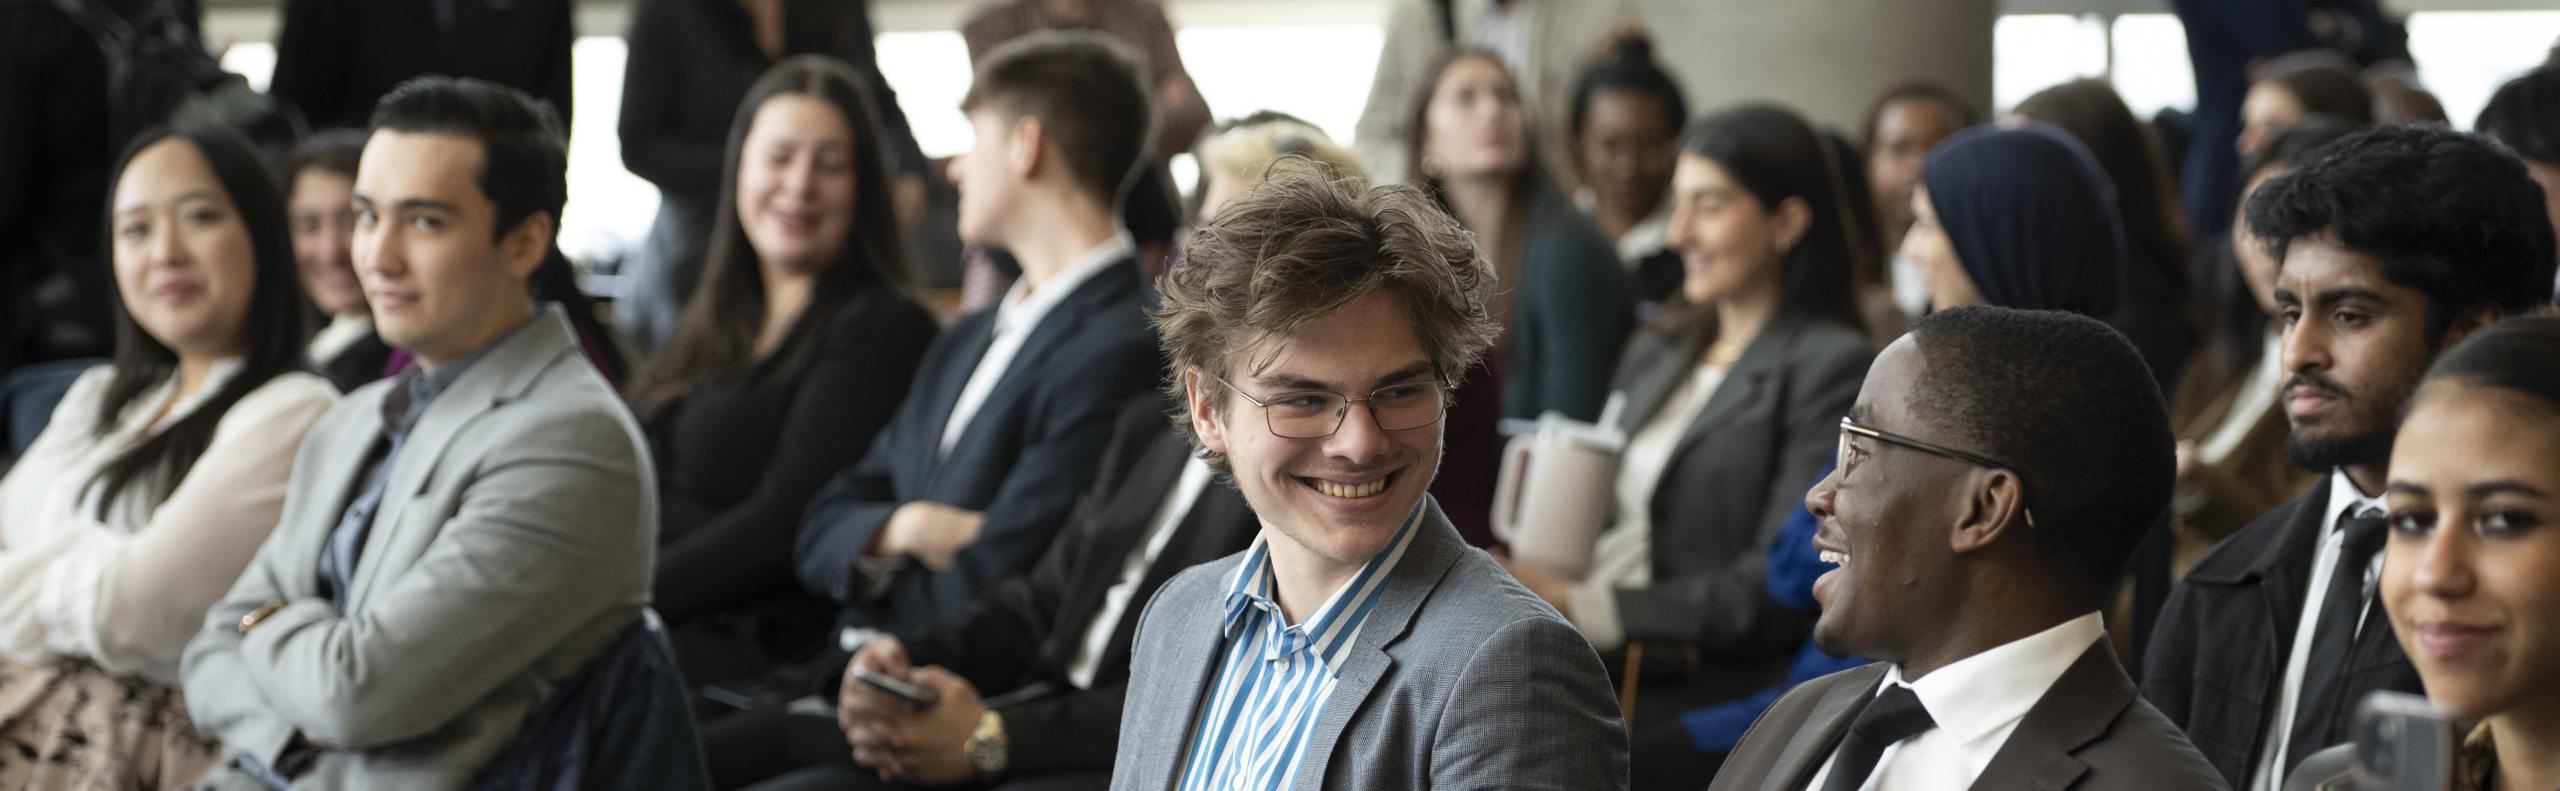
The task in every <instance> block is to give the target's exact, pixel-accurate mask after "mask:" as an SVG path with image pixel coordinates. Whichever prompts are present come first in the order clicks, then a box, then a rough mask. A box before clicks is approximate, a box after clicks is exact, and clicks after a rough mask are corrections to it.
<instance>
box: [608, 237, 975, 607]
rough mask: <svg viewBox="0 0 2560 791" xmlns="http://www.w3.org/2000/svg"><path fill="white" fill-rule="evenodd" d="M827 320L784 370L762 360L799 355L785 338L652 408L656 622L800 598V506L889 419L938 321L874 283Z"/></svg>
mask: <svg viewBox="0 0 2560 791" xmlns="http://www.w3.org/2000/svg"><path fill="white" fill-rule="evenodd" d="M825 321H826V326H825V327H824V328H823V329H822V330H821V331H820V333H819V334H818V335H816V336H814V337H813V338H811V339H810V341H814V342H815V343H816V344H817V346H816V348H814V349H809V350H807V352H806V353H807V355H808V357H807V359H806V362H804V363H803V364H802V365H801V367H800V370H799V371H797V372H795V373H794V374H793V375H792V376H791V377H790V378H788V379H781V380H780V381H773V378H774V376H773V374H774V372H773V371H772V370H771V369H772V368H773V367H774V366H777V365H779V364H781V362H782V361H784V360H788V359H790V358H791V357H792V356H793V355H795V354H798V353H801V350H800V349H797V348H793V347H791V346H786V347H783V348H779V349H775V350H774V351H773V353H772V354H770V355H767V356H766V358H765V360H764V362H761V363H758V364H757V365H756V366H755V367H754V368H753V369H751V370H749V371H748V372H747V374H746V375H745V376H743V377H741V378H739V379H738V380H736V381H728V382H696V383H694V385H693V387H692V389H690V390H688V391H687V392H686V393H685V395H684V397H683V398H682V399H681V400H678V401H676V402H675V403H674V404H671V405H669V406H668V407H667V408H666V409H663V410H661V411H660V412H659V413H658V414H656V415H652V416H650V418H649V423H648V425H647V427H646V428H647V431H648V435H649V452H650V455H651V456H652V457H653V461H655V462H656V464H657V469H658V523H659V526H658V574H657V579H656V581H655V582H654V583H653V585H652V593H653V596H652V600H651V602H650V606H653V607H656V608H657V610H658V614H659V615H662V616H665V617H666V619H667V620H668V621H670V622H675V623H683V622H684V621H687V620H689V619H692V618H693V617H695V616H698V615H702V614H705V613H708V612H714V611H722V610H730V609H736V608H744V607H756V606H762V605H769V604H776V603H791V604H800V605H802V606H811V605H809V604H808V598H807V594H806V593H805V592H803V591H801V590H800V587H799V586H797V585H793V584H792V582H791V547H792V542H793V540H794V538H795V537H796V536H797V535H798V534H799V530H800V515H801V513H802V512H804V511H807V510H808V508H809V498H810V496H812V495H815V494H817V492H818V487H820V486H824V485H826V483H827V480H828V479H830V478H833V477H835V474H836V472H837V471H839V470H842V469H844V468H845V465H848V464H852V463H853V462H854V461H855V460H856V459H858V458H859V457H860V454H861V453H862V449H863V448H867V447H870V446H871V440H872V438H873V437H876V436H878V435H879V434H880V429H881V427H882V426H885V425H888V423H889V416H890V415H891V414H893V413H895V412H896V411H897V409H898V402H899V401H900V400H901V399H904V398H905V397H906V395H907V390H908V388H909V386H910V385H911V384H913V382H914V381H915V376H916V366H917V365H920V364H922V362H923V361H924V352H925V348H926V347H927V346H929V345H930V344H932V343H933V336H934V333H935V331H936V327H935V326H934V323H933V314H930V313H927V312H925V309H924V308H923V307H921V306H918V305H917V304H916V303H914V302H912V301H909V300H908V299H907V298H906V297H903V296H900V295H899V294H898V293H897V292H896V291H894V290H891V289H890V288H888V287H886V286H876V285H875V286H873V287H870V288H867V289H864V290H863V291H861V292H859V293H856V294H854V295H853V296H852V297H851V298H849V299H847V300H845V302H844V303H843V304H842V305H841V306H839V307H837V308H836V311H835V315H833V316H828V317H825ZM810 341H796V342H795V343H794V345H797V343H804V342H810ZM820 612H824V610H823V609H820Z"/></svg>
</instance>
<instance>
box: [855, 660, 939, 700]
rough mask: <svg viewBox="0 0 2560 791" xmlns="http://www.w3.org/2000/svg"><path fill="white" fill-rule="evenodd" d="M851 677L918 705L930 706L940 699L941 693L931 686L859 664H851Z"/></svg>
mask: <svg viewBox="0 0 2560 791" xmlns="http://www.w3.org/2000/svg"><path fill="white" fill-rule="evenodd" d="M853 677H854V679H855V680H858V681H861V682H862V683H865V684H869V685H871V688H873V689H877V690H880V691H882V692H886V693H889V694H891V695H896V696H898V697H899V698H902V699H904V700H906V701H908V702H910V703H914V704H916V705H918V706H931V705H933V704H935V703H939V702H941V701H942V695H941V694H940V693H937V692H934V691H933V689H932V688H931V687H927V686H925V685H923V684H918V683H915V682H912V681H908V680H906V679H903V678H899V677H897V676H892V675H889V674H887V673H882V672H879V671H876V670H872V669H871V668H867V667H863V666H861V665H854V666H853Z"/></svg>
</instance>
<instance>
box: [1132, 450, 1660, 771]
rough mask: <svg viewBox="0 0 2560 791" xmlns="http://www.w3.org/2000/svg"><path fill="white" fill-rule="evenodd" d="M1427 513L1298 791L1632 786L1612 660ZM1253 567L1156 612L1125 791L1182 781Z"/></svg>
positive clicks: (1149, 613)
mask: <svg viewBox="0 0 2560 791" xmlns="http://www.w3.org/2000/svg"><path fill="white" fill-rule="evenodd" d="M1425 502H1426V503H1428V506H1427V509H1428V510H1427V512H1426V513H1424V514H1423V520H1422V522H1421V523H1420V524H1417V525H1415V526H1414V529H1416V530H1419V531H1421V533H1420V535H1417V536H1415V537H1414V539H1413V544H1412V545H1411V546H1409V547H1407V548H1406V549H1405V556H1404V559H1403V560H1402V561H1399V562H1398V563H1397V564H1396V568H1395V572H1394V573H1393V575H1392V576H1390V577H1389V578H1388V580H1387V589H1386V592H1385V593H1384V594H1382V595H1381V596H1380V597H1379V599H1378V604H1377V609H1375V610H1372V611H1371V612H1370V613H1369V618H1368V620H1367V621H1366V622H1365V623H1364V625H1363V626H1362V627H1361V629H1360V637H1359V640H1358V642H1356V643H1354V644H1353V645H1352V647H1351V655H1350V658H1349V659H1348V660H1346V661H1345V662H1344V663H1343V666H1342V675H1341V677H1340V678H1338V679H1337V680H1336V681H1335V682H1334V686H1333V694H1332V696H1331V697H1329V698H1327V699H1326V700H1325V706H1324V715H1323V718H1322V719H1321V720H1320V721H1319V722H1318V724H1317V726H1316V732H1315V736H1314V739H1313V741H1312V742H1310V743H1309V744H1308V746H1307V752H1306V763H1304V764H1302V765H1300V766H1299V768H1298V781H1297V787H1298V788H1299V789H1306V790H1309V791H1312V789H1316V788H1327V789H1422V788H1430V789H1469V788H1506V789H1568V788H1569V789H1623V788H1626V787H1627V734H1626V730H1625V726H1623V725H1621V724H1620V723H1619V720H1618V704H1617V701H1616V699H1615V697H1614V696H1613V695H1612V694H1611V693H1610V688H1609V672H1608V670H1606V669H1605V668H1603V667H1601V665H1600V657H1599V655H1598V654H1596V653H1593V652H1592V650H1591V644H1590V643H1588V642H1585V641H1584V640H1583V639H1582V635H1581V634H1580V633H1578V632H1575V631H1574V629H1573V626H1572V625H1571V624H1569V623H1567V622H1566V621H1565V620H1564V617H1563V616H1560V615H1557V614H1556V611H1555V609H1554V608H1551V607H1548V606H1547V604H1546V602H1543V601H1539V600H1538V597H1536V596H1534V595H1532V594H1530V593H1529V591H1528V589H1526V588H1522V587H1520V583H1518V582H1516V581H1513V580H1512V578H1511V574H1510V573H1509V572H1506V571H1503V570H1502V567H1501V566H1499V565H1495V564H1494V562H1493V559H1492V558H1491V557H1489V556H1487V555H1485V553H1484V552H1482V551H1480V550H1477V549H1475V548H1473V547H1469V546H1467V545H1466V544H1465V542H1463V541H1460V540H1459V539H1458V532H1457V530H1455V529H1454V528H1451V527H1450V526H1449V520H1448V517H1445V516H1442V515H1441V513H1440V504H1439V503H1438V502H1436V501H1431V500H1428V499H1426V500H1425ZM1243 557H1244V556H1243V554H1242V553H1238V554H1235V555H1229V556H1227V557H1225V558H1222V559H1219V560H1216V561H1212V562H1209V563H1204V564H1201V565H1198V566H1194V567H1192V568H1190V569H1188V570H1186V571H1184V572H1182V574H1181V575H1180V576H1176V577H1174V578H1173V579H1172V580H1171V581H1168V582H1166V583H1165V584H1164V588H1163V589H1162V590H1160V591H1158V592H1157V593H1156V595H1155V598H1153V599H1151V600H1149V601H1148V602H1147V609H1146V612H1145V614H1144V615H1142V616H1140V620H1139V622H1138V634H1137V638H1136V641H1137V642H1136V646H1135V648H1134V649H1133V650H1131V651H1130V656H1131V657H1133V658H1134V659H1133V662H1132V665H1131V667H1130V670H1129V697H1128V701H1127V702H1126V703H1124V704H1123V708H1122V710H1121V719H1120V752H1119V758H1118V760H1117V762H1116V763H1115V765H1114V767H1113V771H1112V775H1111V788H1112V791H1161V790H1163V789H1171V788H1173V786H1174V783H1175V782H1176V781H1178V780H1179V779H1180V777H1181V772H1182V769H1183V767H1182V760H1183V755H1184V754H1185V753H1186V752H1187V751H1188V748H1189V747H1190V743H1191V730H1192V726H1193V724H1194V723H1196V722H1197V721H1198V720H1199V718H1200V701H1201V698H1202V697H1203V696H1204V695H1205V694H1206V693H1207V691H1208V685H1209V682H1210V679H1211V678H1212V677H1213V675H1214V674H1215V673H1216V672H1217V663H1218V657H1219V654H1221V653H1222V651H1221V650H1220V649H1221V648H1222V647H1223V645H1224V642H1225V641H1224V638H1223V636H1222V635H1221V632H1222V631H1223V624H1224V620H1225V617H1226V593H1227V588H1228V586H1229V584H1230V583H1232V582H1233V580H1234V577H1235V573H1236V566H1237V564H1238V563H1239V562H1241V561H1242V559H1243Z"/></svg>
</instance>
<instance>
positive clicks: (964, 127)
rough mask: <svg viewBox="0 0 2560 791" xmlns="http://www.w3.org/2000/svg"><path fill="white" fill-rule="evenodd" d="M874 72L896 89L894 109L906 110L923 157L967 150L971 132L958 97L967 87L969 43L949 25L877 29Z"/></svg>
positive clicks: (965, 92) (974, 138)
mask: <svg viewBox="0 0 2560 791" xmlns="http://www.w3.org/2000/svg"><path fill="white" fill-rule="evenodd" d="M875 46H876V47H877V48H878V50H879V53H880V76H882V77H886V78H888V80H889V87H891V88H895V89H897V91H898V109H900V110H904V111H906V113H907V127H908V128H909V129H913V130H915V133H916V146H917V147H919V148H922V149H924V155H925V156H928V157H947V156H951V155H953V154H958V153H961V152H964V151H968V150H969V146H970V144H971V143H972V142H973V141H975V140H976V139H977V134H976V133H975V132H972V131H970V130H969V118H968V116H964V115H961V114H960V98H961V97H963V96H967V95H968V93H969V79H970V77H971V71H970V68H969V45H968V43H967V42H965V41H962V40H961V39H960V34H959V33H956V32H952V31H947V30H945V31H937V32H931V33H882V34H880V37H879V39H878V40H877V44H876V45H875Z"/></svg>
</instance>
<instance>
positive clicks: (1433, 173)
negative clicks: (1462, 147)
mask: <svg viewBox="0 0 2560 791" xmlns="http://www.w3.org/2000/svg"><path fill="white" fill-rule="evenodd" d="M1448 174H1449V166H1448V165H1446V164H1444V163H1442V162H1441V161H1440V158H1439V157H1435V156H1432V155H1430V154H1424V155H1422V175H1425V176H1430V177H1432V178H1435V179H1436V178H1440V177H1442V176H1446V175H1448Z"/></svg>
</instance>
